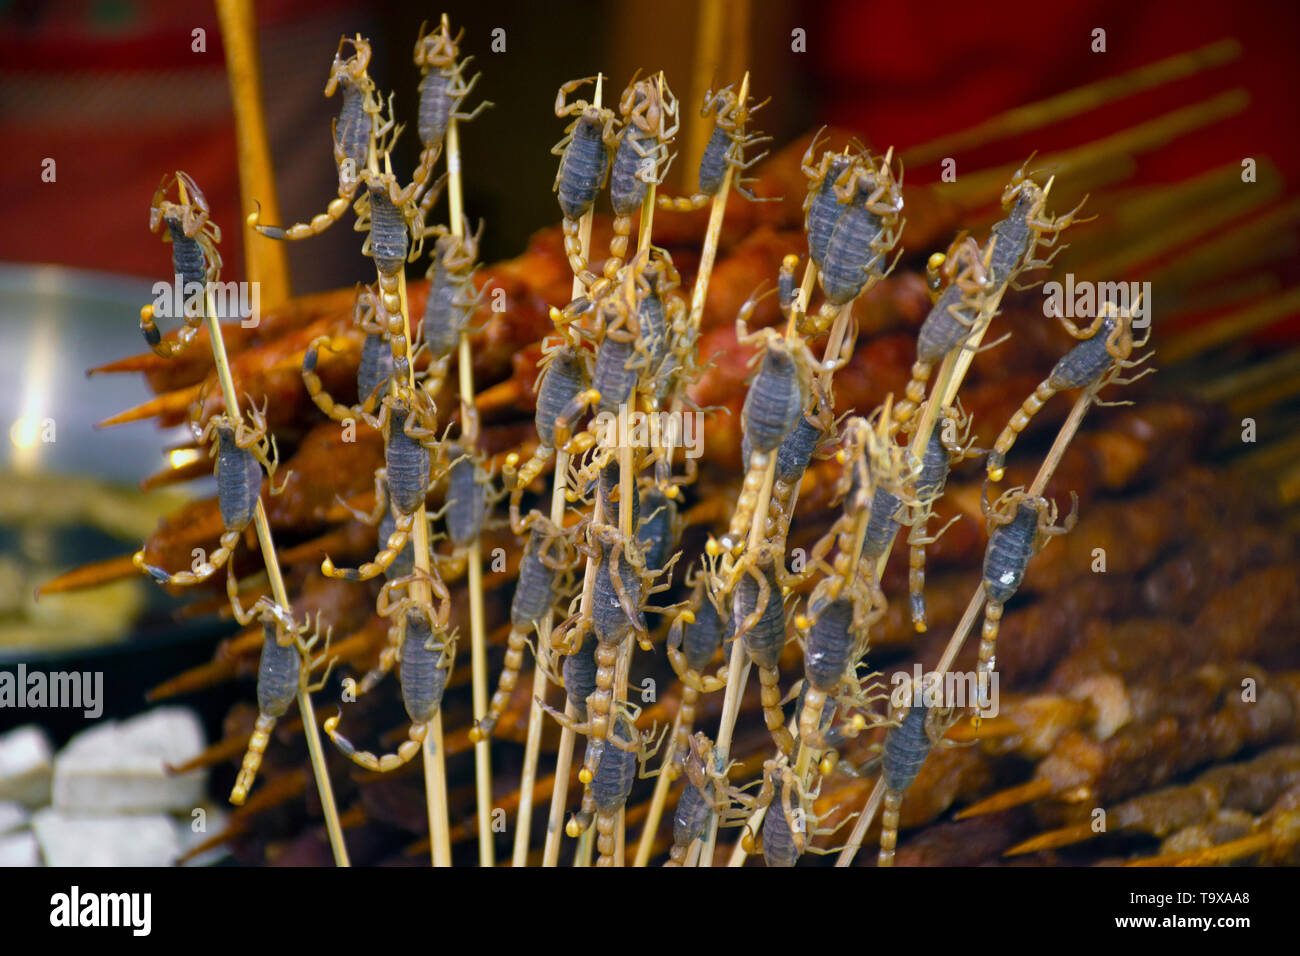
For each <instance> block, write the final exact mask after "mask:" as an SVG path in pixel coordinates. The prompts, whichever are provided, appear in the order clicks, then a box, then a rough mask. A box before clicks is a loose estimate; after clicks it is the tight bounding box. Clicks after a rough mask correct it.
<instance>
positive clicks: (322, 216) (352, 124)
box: [248, 33, 394, 239]
mask: <svg viewBox="0 0 1300 956" xmlns="http://www.w3.org/2000/svg"><path fill="white" fill-rule="evenodd" d="M349 43H350V44H352V51H353V52H352V55H351V56H349V57H347V58H346V59H344V58H343V48H344V46H345V45H346V44H349ZM369 66H370V42H369V41H368V40H365V39H362V37H361V34H359V33H358V34H357V35H356V37H355V38H353V39H349V38H348V37H343V38H341V39H340V40H339V46H338V50H337V51H336V52H335V53H334V62H333V63H332V64H331V65H330V75H329V79H328V80H327V81H326V83H325V95H326V96H333V95H334V91H335V90H336V89H339V88H340V87H342V89H343V105H342V106H341V107H340V108H339V115H338V118H337V119H335V120H334V121H333V122H332V123H331V130H332V137H333V140H334V164H335V165H336V166H337V167H338V174H339V191H338V195H337V196H336V197H335V198H334V199H332V200H330V204H329V205H328V206H327V207H326V209H325V212H323V213H319V214H318V215H315V216H313V217H312V218H311V220H310V221H309V222H300V223H297V224H295V225H292V226H289V227H288V228H284V227H282V226H265V225H262V224H260V223H259V222H258V217H259V215H260V208H259V210H258V211H257V212H254V213H252V214H251V215H250V216H249V218H248V221H249V224H250V225H252V226H253V228H254V229H256V230H257V231H258V232H260V233H261V234H262V235H264V236H266V237H267V238H270V239H306V238H308V237H309V236H317V235H320V234H321V233H323V232H324V231H325V230H326V229H328V228H329V227H330V226H332V225H334V223H336V222H338V220H339V219H340V218H342V216H343V214H344V213H345V212H346V211H347V208H348V206H349V205H351V203H352V199H353V197H354V196H355V195H356V193H357V187H358V186H360V185H361V182H362V179H363V172H364V170H365V168H366V163H367V160H368V158H369V152H370V148H371V146H372V145H373V144H374V143H375V142H376V141H377V140H379V139H381V138H382V137H383V136H384V135H385V134H386V133H387V132H389V130H391V129H392V128H393V125H394V121H393V119H392V105H391V102H390V104H389V118H388V120H386V121H383V122H381V119H380V114H381V113H382V112H383V108H384V104H383V101H382V100H381V99H380V98H379V97H378V95H377V94H376V92H375V83H374V80H372V79H371V78H370V74H369V73H368V72H367V70H368V68H369Z"/></svg>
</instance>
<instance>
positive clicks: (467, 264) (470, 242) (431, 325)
mask: <svg viewBox="0 0 1300 956" xmlns="http://www.w3.org/2000/svg"><path fill="white" fill-rule="evenodd" d="M482 232H483V224H482V223H480V224H479V230H478V232H477V233H475V234H474V235H470V234H469V231H468V229H466V230H465V234H464V235H463V236H457V235H455V234H454V233H452V232H451V231H450V230H448V229H447V228H446V227H445V226H436V227H434V229H433V230H432V234H433V235H434V236H435V237H436V238H435V239H434V245H433V254H432V256H431V257H430V258H431V259H432V260H433V262H432V263H431V264H430V265H429V270H428V272H427V273H426V275H427V276H428V278H429V293H428V297H427V298H426V299H425V304H424V317H423V319H422V320H421V322H420V337H421V340H422V342H421V344H422V345H424V346H425V347H427V348H428V350H429V358H430V363H429V369H428V371H427V372H426V373H425V375H426V377H425V390H426V391H428V392H430V393H433V394H436V393H437V391H438V389H440V388H441V387H442V382H443V381H444V379H445V378H446V376H447V368H448V366H449V365H450V362H451V356H452V354H453V353H454V352H455V351H456V349H457V348H458V347H459V345H460V336H461V333H462V331H463V330H464V328H465V326H466V325H467V324H468V323H469V320H470V317H471V316H472V315H473V314H474V310H475V309H476V308H477V307H478V304H479V302H480V300H481V299H482V297H483V293H484V292H485V291H486V288H485V289H483V290H478V291H476V290H475V288H474V269H475V264H474V260H475V259H476V258H477V257H478V243H479V239H480V238H481V236H482ZM462 411H465V410H464V409H463V410H462ZM463 420H464V421H465V422H466V426H465V430H464V431H465V433H466V437H467V438H468V439H471V440H472V437H473V434H474V433H476V431H477V427H476V426H477V413H476V412H475V411H474V409H473V408H472V407H470V408H469V409H468V415H467V416H466V417H465V418H464V419H463Z"/></svg>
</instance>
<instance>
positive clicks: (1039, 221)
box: [988, 156, 1096, 289]
mask: <svg viewBox="0 0 1300 956" xmlns="http://www.w3.org/2000/svg"><path fill="white" fill-rule="evenodd" d="M1033 158H1034V157H1033V156H1030V157H1029V159H1027V160H1025V162H1024V165H1022V166H1021V167H1020V168H1019V169H1018V170H1016V172H1015V175H1014V176H1012V177H1011V182H1010V183H1008V184H1007V187H1006V189H1004V190H1003V191H1002V208H1003V209H1005V210H1007V217H1006V218H1005V219H1003V220H1002V221H1000V222H998V223H997V224H996V225H994V226H993V237H992V246H993V249H992V250H991V251H992V255H991V257H990V259H989V267H988V268H989V274H990V276H991V277H992V279H993V281H994V282H995V283H997V284H999V285H1000V284H1002V283H1010V284H1011V285H1012V286H1013V288H1017V289H1020V288H1028V287H1027V286H1026V287H1022V286H1019V285H1015V280H1016V277H1017V276H1019V275H1020V273H1022V272H1026V271H1028V270H1030V269H1037V268H1041V267H1045V266H1048V265H1050V264H1051V262H1052V260H1053V259H1054V258H1056V256H1057V255H1058V254H1059V253H1060V251H1061V250H1062V249H1064V248H1065V246H1059V247H1057V245H1056V244H1057V242H1058V240H1059V239H1060V237H1061V233H1062V232H1063V231H1064V230H1065V229H1066V228H1068V227H1069V226H1070V225H1071V224H1073V223H1074V222H1075V221H1076V220H1075V216H1077V215H1078V214H1079V210H1080V209H1082V208H1083V204H1084V203H1086V202H1087V201H1088V197H1087V196H1084V197H1083V199H1081V200H1080V201H1079V205H1077V206H1075V207H1074V208H1073V209H1071V210H1070V211H1069V212H1067V213H1066V214H1065V215H1063V216H1047V215H1046V208H1047V194H1048V193H1049V192H1050V191H1051V189H1052V181H1051V180H1048V183H1047V185H1046V186H1044V187H1039V185H1038V183H1036V182H1035V181H1034V179H1033V177H1032V175H1026V173H1025V170H1026V169H1027V168H1028V166H1029V163H1030V161H1031V160H1033ZM1094 218H1096V217H1095V216H1094V217H1091V218H1089V219H1080V220H1077V221H1078V222H1081V223H1082V222H1091V221H1092V219H1094ZM1047 236H1050V237H1051V238H1050V239H1049V238H1045V237H1047ZM1039 246H1043V247H1044V248H1048V249H1051V248H1053V247H1056V248H1055V251H1053V252H1052V254H1051V255H1049V256H1048V257H1047V258H1046V259H1035V258H1034V254H1035V252H1036V250H1037V248H1038V247H1039Z"/></svg>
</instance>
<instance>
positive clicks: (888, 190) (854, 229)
mask: <svg viewBox="0 0 1300 956" xmlns="http://www.w3.org/2000/svg"><path fill="white" fill-rule="evenodd" d="M893 157H894V153H893V150H892V149H891V150H890V151H889V152H887V153H886V154H885V156H884V157H883V158H882V159H881V161H880V164H879V165H878V166H877V165H876V164H875V163H874V161H873V160H872V158H871V154H870V153H865V152H864V153H862V154H860V155H859V156H856V157H854V158H853V161H852V162H851V163H850V164H849V166H848V168H846V169H845V170H844V171H843V172H841V173H840V175H839V176H838V177H837V178H836V180H835V182H834V183H833V185H832V190H833V192H834V195H835V199H836V200H837V205H839V206H840V207H841V212H840V214H839V216H838V217H837V218H836V219H835V223H834V225H833V226H832V227H831V232H830V236H829V238H828V239H827V240H826V246H825V250H824V252H823V253H822V261H821V262H820V263H818V265H819V267H820V269H821V283H822V291H823V292H825V293H826V302H825V303H823V305H822V316H823V318H824V319H830V318H832V317H833V316H834V314H835V313H836V312H838V311H839V309H840V307H841V306H844V305H847V304H848V303H850V302H852V301H853V300H854V299H855V298H857V297H858V296H859V295H861V294H862V292H863V291H864V290H865V289H866V288H867V287H868V286H869V285H870V284H873V283H874V282H875V281H876V280H878V279H880V278H881V277H883V276H884V275H886V274H888V272H889V270H890V269H891V268H892V264H891V265H890V266H888V267H887V266H886V265H885V259H886V258H887V257H888V256H889V254H890V253H891V252H892V251H893V250H894V248H895V247H896V246H897V245H898V240H899V238H900V236H901V235H902V231H903V222H902V221H901V220H900V218H899V216H900V214H901V213H902V211H903V196H902V192H901V188H902V177H901V174H900V177H899V179H898V180H895V179H894V174H893V170H892V168H891V166H890V164H891V163H892V162H893ZM810 242H811V240H810ZM810 248H811V247H810ZM895 261H897V260H895Z"/></svg>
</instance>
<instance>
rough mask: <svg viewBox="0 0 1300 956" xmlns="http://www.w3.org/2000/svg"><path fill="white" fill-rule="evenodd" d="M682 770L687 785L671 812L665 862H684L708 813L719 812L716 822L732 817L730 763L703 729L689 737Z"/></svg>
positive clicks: (702, 832)
mask: <svg viewBox="0 0 1300 956" xmlns="http://www.w3.org/2000/svg"><path fill="white" fill-rule="evenodd" d="M684 750H685V752H686V759H685V761H684V763H683V772H684V773H685V775H686V786H685V787H683V788H682V792H681V796H679V797H678V798H677V810H676V812H675V813H674V814H673V846H672V849H671V850H669V851H668V860H667V861H666V862H665V863H664V866H666V867H668V866H684V865H685V863H686V854H687V851H688V850H689V849H690V846H691V844H692V843H693V842H695V841H696V840H698V839H700V838H701V837H702V836H703V835H704V828H705V827H706V826H707V825H708V822H709V816H710V815H711V814H713V813H716V814H718V817H719V826H722V825H724V821H726V822H732V821H734V820H735V817H736V815H735V813H734V812H733V811H732V808H731V801H730V799H729V797H730V794H731V792H732V788H731V787H730V785H729V784H728V783H727V773H728V770H729V769H730V768H729V767H723V766H721V765H720V763H721V762H720V761H719V759H718V755H717V753H716V751H715V750H714V749H713V743H712V741H710V740H709V738H708V737H707V736H706V735H705V734H703V733H697V734H695V735H694V736H691V737H689V738H688V742H687V745H686V747H685V748H684Z"/></svg>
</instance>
